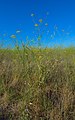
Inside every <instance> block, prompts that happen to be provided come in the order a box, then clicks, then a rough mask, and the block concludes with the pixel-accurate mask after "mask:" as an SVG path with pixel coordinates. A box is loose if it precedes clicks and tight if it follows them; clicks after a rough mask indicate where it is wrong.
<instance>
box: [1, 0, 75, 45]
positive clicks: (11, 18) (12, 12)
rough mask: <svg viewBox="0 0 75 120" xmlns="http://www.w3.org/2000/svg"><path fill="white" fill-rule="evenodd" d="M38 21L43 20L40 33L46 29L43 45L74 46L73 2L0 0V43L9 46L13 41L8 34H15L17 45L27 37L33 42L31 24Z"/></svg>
mask: <svg viewBox="0 0 75 120" xmlns="http://www.w3.org/2000/svg"><path fill="white" fill-rule="evenodd" d="M31 14H34V16H33V17H31ZM39 19H42V20H43V22H42V23H40V24H41V27H40V29H41V32H42V31H43V30H45V32H44V34H43V36H42V39H41V44H42V45H44V46H51V45H57V44H58V45H64V46H69V45H75V0H0V43H2V41H3V43H4V44H5V45H10V44H11V43H12V41H15V40H12V39H11V38H10V36H11V35H16V36H17V39H18V42H19V43H20V42H21V41H24V42H25V41H26V38H28V40H29V41H30V40H33V39H34V40H35V41H36V34H38V33H37V28H36V27H35V26H34V24H39ZM33 21H34V22H33ZM46 23H48V26H45V24H46ZM16 31H20V33H16ZM41 32H40V34H41ZM27 36H28V37H27ZM34 44H35V43H34Z"/></svg>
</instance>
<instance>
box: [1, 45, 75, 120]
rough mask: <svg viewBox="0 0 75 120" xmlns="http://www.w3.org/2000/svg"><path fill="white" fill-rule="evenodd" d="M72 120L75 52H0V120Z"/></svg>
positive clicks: (73, 115)
mask: <svg viewBox="0 0 75 120" xmlns="http://www.w3.org/2000/svg"><path fill="white" fill-rule="evenodd" d="M3 118H4V120H75V48H74V47H69V48H46V49H43V48H41V49H39V48H29V47H25V46H23V48H22V49H20V48H19V47H17V48H15V49H13V50H11V49H0V120H2V119H3Z"/></svg>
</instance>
